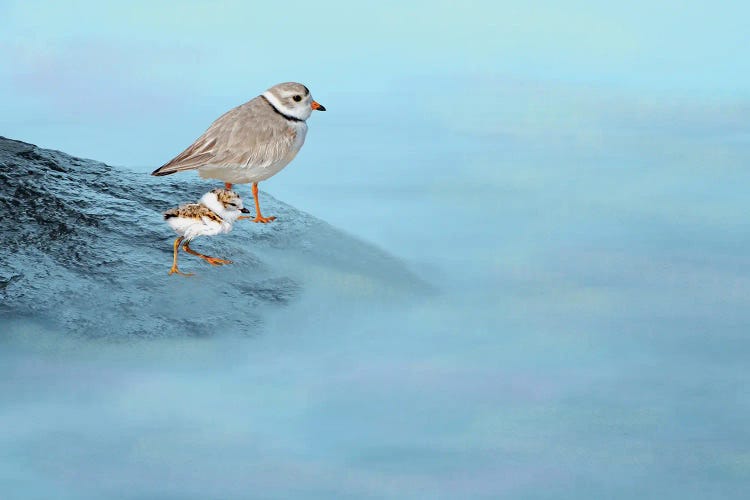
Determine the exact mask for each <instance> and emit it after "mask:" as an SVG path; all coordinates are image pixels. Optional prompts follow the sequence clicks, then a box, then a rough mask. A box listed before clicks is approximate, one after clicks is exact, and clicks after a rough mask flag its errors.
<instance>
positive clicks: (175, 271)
mask: <svg viewBox="0 0 750 500" xmlns="http://www.w3.org/2000/svg"><path fill="white" fill-rule="evenodd" d="M182 240H183V237H182V236H178V237H177V239H175V240H174V257H173V258H172V269H170V270H169V275H170V276H171V275H173V274H180V275H182V276H192V275H193V274H192V273H183V272H182V271H180V270H179V269H177V252H179V250H180V243H182Z"/></svg>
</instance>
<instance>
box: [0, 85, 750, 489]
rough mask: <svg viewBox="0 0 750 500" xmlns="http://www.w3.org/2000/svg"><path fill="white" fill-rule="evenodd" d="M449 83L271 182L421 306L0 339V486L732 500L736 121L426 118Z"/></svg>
mask: <svg viewBox="0 0 750 500" xmlns="http://www.w3.org/2000/svg"><path fill="white" fill-rule="evenodd" d="M445 85H446V88H443V89H441V92H435V95H432V94H429V95H428V96H426V97H423V98H422V99H421V100H420V101H419V102H417V103H416V105H417V106H419V107H420V108H419V109H420V110H421V111H420V113H418V114H415V113H412V112H408V111H406V109H408V108H406V107H402V106H398V102H395V103H394V105H393V106H391V109H392V112H393V113H394V114H395V115H396V119H393V121H389V122H388V123H383V122H374V123H360V124H359V126H358V127H353V126H351V124H346V126H343V125H342V126H341V127H340V128H338V129H337V128H335V127H334V126H331V128H329V129H323V128H321V129H319V130H321V131H322V130H327V132H326V133H327V134H329V137H328V139H325V140H331V136H336V137H337V140H338V141H339V142H340V149H339V150H338V151H337V152H336V153H335V155H333V159H332V155H331V154H328V156H327V158H328V159H329V160H330V161H327V162H321V164H320V165H319V166H318V167H319V168H318V171H317V172H316V173H315V175H314V176H313V175H312V174H310V173H309V172H308V173H305V172H299V174H298V175H297V174H296V173H295V174H294V175H293V174H292V173H291V172H289V173H286V172H285V173H284V174H283V178H282V177H281V176H280V177H279V179H278V180H274V181H271V182H270V183H269V186H268V189H269V190H270V191H271V192H272V193H273V194H274V195H276V196H278V197H279V198H281V199H283V200H285V201H287V202H290V203H292V204H295V205H296V206H298V207H300V208H303V209H309V210H310V211H312V212H313V213H314V214H315V215H319V216H321V217H322V218H324V219H326V220H328V221H330V222H332V223H334V224H335V225H338V226H340V227H343V228H344V229H346V230H348V231H349V232H351V233H354V234H356V235H358V236H361V237H363V238H365V239H367V240H370V241H374V242H376V243H378V244H380V245H381V246H383V247H386V248H387V249H388V250H389V251H390V252H392V253H393V254H395V255H397V256H400V257H402V258H404V259H405V260H406V261H407V262H408V263H409V264H410V265H411V267H412V268H413V269H415V270H416V272H418V273H419V274H421V275H422V277H423V278H424V279H426V280H427V281H429V282H431V283H432V284H434V285H435V286H436V287H437V288H438V290H439V292H438V293H437V294H436V295H434V296H429V297H426V298H425V297H415V298H414V299H413V300H412V301H409V300H404V299H403V298H399V299H398V300H394V299H390V298H387V297H386V298H382V297H378V296H373V295H372V294H371V293H359V294H358V293H349V292H350V291H347V290H346V289H344V290H341V289H335V290H332V289H331V288H330V287H329V286H327V285H326V283H325V281H324V280H323V281H321V282H319V283H318V284H317V285H316V284H315V283H310V284H309V286H308V287H307V288H306V289H305V290H304V291H303V292H302V294H301V298H300V299H299V300H298V301H297V302H294V303H293V304H290V305H289V306H288V307H285V308H284V309H283V310H274V311H269V312H268V313H267V314H266V317H265V319H264V325H265V330H264V334H263V335H260V336H258V337H255V338H251V339H248V338H237V337H234V336H219V337H217V338H208V339H199V340H197V339H184V340H169V341H163V342H158V341H156V342H147V343H135V344H132V345H110V344H106V343H101V342H81V341H76V340H71V339H68V338H66V337H65V336H64V335H61V334H60V332H49V331H44V329H43V328H42V327H41V326H39V325H35V324H32V323H14V324H12V325H8V330H9V331H10V333H7V334H6V335H5V338H4V339H3V341H2V350H1V351H0V389H1V390H0V484H3V485H4V488H5V489H6V490H8V491H10V492H12V494H13V495H15V496H16V497H21V496H23V497H24V498H34V497H38V498H45V497H50V496H54V497H56V498H102V497H108V498H113V497H122V498H146V497H159V498H209V497H210V498H214V497H215V498H237V497H250V496H254V495H257V496H261V497H271V498H275V497H319V498H332V497H339V496H340V497H352V498H362V497H368V496H372V497H383V496H393V497H412V498H433V497H441V496H442V497H454V498H466V497H483V496H484V497H497V496H500V495H507V496H508V497H510V498H641V497H646V498H670V497H671V498H731V497H736V498H741V495H742V494H743V492H744V491H746V488H745V487H746V486H747V481H748V477H749V476H750V455H748V452H747V446H748V443H750V436H749V435H748V430H747V425H746V416H747V415H748V410H749V409H750V408H748V406H749V405H750V398H749V397H748V393H747V391H746V390H744V389H743V388H744V387H746V386H747V385H748V382H749V381H748V376H747V370H746V369H745V364H744V361H745V358H746V356H747V353H748V352H750V345H748V340H747V337H746V335H745V333H746V331H747V327H748V319H750V317H749V314H748V308H747V297H748V294H749V293H750V281H749V279H748V275H747V269H748V257H747V252H746V251H745V249H746V248H747V246H748V243H749V242H748V236H747V235H748V234H750V232H749V231H748V229H750V228H748V222H747V217H746V215H747V208H748V203H747V201H746V186H747V185H748V181H750V178H749V177H750V176H749V175H748V172H747V169H746V168H744V167H745V166H746V165H747V162H748V160H750V155H749V154H748V148H747V145H748V137H747V135H746V134H745V135H744V136H743V134H742V130H741V128H740V126H739V125H738V123H740V122H741V120H740V116H741V113H740V112H739V111H738V109H741V108H737V107H736V106H734V107H733V106H732V105H731V103H730V104H726V105H722V104H712V105H701V104H700V103H693V104H689V103H684V102H680V103H669V102H666V103H664V102H661V101H660V100H659V99H658V98H656V97H655V98H653V99H652V100H648V99H643V98H636V97H634V96H607V95H603V96H601V97H600V96H597V95H585V94H586V93H583V94H584V95H580V94H578V93H571V92H569V91H560V90H559V89H558V90H550V89H544V88H542V89H538V88H537V89H531V90H529V89H526V88H523V86H522V85H521V86H518V87H513V86H510V87H507V88H505V87H504V88H503V89H502V99H499V98H498V99H490V98H487V99H484V100H483V101H482V102H485V103H487V105H486V107H485V108H483V109H482V111H481V112H480V113H476V114H472V113H467V110H466V109H460V110H453V111H450V110H448V111H446V110H445V109H443V108H439V107H437V106H436V105H435V104H436V102H437V96H439V95H441V94H442V93H443V91H448V90H451V91H454V92H460V90H461V87H460V84H459V83H456V82H452V83H446V84H445ZM451 85H453V86H458V87H457V88H452V87H450V86H451ZM540 96H542V97H544V99H545V100H544V102H545V106H544V109H545V113H540V112H539V111H538V109H539V107H538V106H537V105H536V103H538V102H539V99H540ZM433 98H434V99H433ZM394 99H398V97H395V98H394ZM505 102H508V103H511V104H509V105H508V106H504V105H503V103H505ZM341 108H342V109H351V107H349V106H347V103H345V102H344V103H342V104H341ZM399 113H400V114H399ZM745 118H747V116H745ZM352 119H353V118H352ZM477 120H479V122H477ZM742 123H747V122H746V121H744V122H742ZM314 133H315V131H314V130H313V134H314ZM318 133H321V134H323V132H318ZM324 138H325V136H324ZM325 140H324V139H321V141H320V144H323V143H325ZM318 147H321V148H322V146H316V142H315V141H314V140H313V137H311V139H310V143H309V145H307V146H306V150H305V154H306V155H309V156H310V157H311V158H313V157H316V155H317V157H325V155H324V154H323V152H322V151H321V150H317V149H316V148H318ZM334 160H335V161H334ZM341 165H348V166H350V168H346V169H342V168H341ZM290 168H293V167H290ZM21 493H23V495H22V494H21Z"/></svg>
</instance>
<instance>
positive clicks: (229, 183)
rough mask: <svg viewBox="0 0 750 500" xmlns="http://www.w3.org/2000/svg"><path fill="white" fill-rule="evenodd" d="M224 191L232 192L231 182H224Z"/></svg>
mask: <svg viewBox="0 0 750 500" xmlns="http://www.w3.org/2000/svg"><path fill="white" fill-rule="evenodd" d="M224 189H226V190H227V191H231V190H232V183H231V182H225V183H224Z"/></svg>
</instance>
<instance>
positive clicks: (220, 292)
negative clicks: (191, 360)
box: [0, 137, 423, 339]
mask: <svg viewBox="0 0 750 500" xmlns="http://www.w3.org/2000/svg"><path fill="white" fill-rule="evenodd" d="M212 187H215V185H214V184H212V183H210V182H205V181H201V180H199V179H197V176H194V175H189V174H186V175H175V176H172V177H160V178H155V177H151V176H149V175H147V174H138V173H133V172H129V171H126V170H122V169H117V168H113V167H111V166H108V165H105V164H103V163H99V162H95V161H91V160H84V159H80V158H74V157H72V156H69V155H67V154H64V153H61V152H58V151H51V150H46V149H41V148H38V147H36V146H34V145H31V144H27V143H24V142H18V141H14V140H10V139H5V138H2V137H0V214H2V224H0V247H1V248H2V252H0V325H1V324H2V322H3V321H4V320H10V319H14V318H20V317H33V318H34V319H36V320H39V321H45V322H50V323H51V324H52V325H54V326H56V327H57V326H59V327H60V329H61V330H62V331H65V332H68V333H71V334H76V335H85V336H95V337H107V338H112V339H125V338H132V337H164V336H173V335H212V334H216V333H218V332H228V331H231V332H239V333H243V334H252V333H253V332H254V331H256V330H257V329H258V327H259V325H260V324H261V323H262V318H263V311H264V310H265V309H267V308H270V307H284V305H285V304H287V303H288V302H289V301H291V300H294V299H295V297H296V296H297V295H298V294H301V293H305V289H306V287H307V285H309V284H312V283H313V282H316V281H319V280H321V279H322V280H324V281H325V282H326V283H328V284H329V286H343V287H354V288H358V289H361V288H363V287H364V288H367V289H368V290H370V291H371V293H374V294H380V293H385V294H388V293H404V292H406V293H410V292H413V291H415V290H420V289H423V287H422V285H421V284H420V282H419V281H418V280H416V279H415V278H414V277H413V276H412V275H411V274H410V273H409V272H408V271H406V270H405V268H404V267H403V265H402V264H401V263H399V261H398V260H396V259H394V258H393V257H390V256H389V255H387V254H385V253H384V252H382V251H380V250H378V249H376V248H374V247H372V246H370V245H368V244H366V243H362V242H360V241H358V240H356V239H354V238H352V237H351V236H348V235H346V234H344V233H342V232H340V231H338V230H336V229H334V228H332V227H331V226H329V225H328V224H326V223H324V222H322V221H320V220H318V219H316V218H314V217H312V216H310V215H307V214H305V213H302V212H300V211H298V210H296V209H294V208H293V207H290V206H289V205H286V204H284V203H281V202H279V201H277V200H275V199H273V198H272V197H270V196H268V195H266V194H264V193H262V194H261V197H262V203H263V212H264V214H267V215H269V214H270V215H276V216H278V219H277V220H276V221H275V222H273V223H271V224H268V225H260V224H253V223H251V222H249V221H240V222H238V223H237V224H236V225H235V228H234V230H233V231H232V232H231V233H229V234H227V235H222V236H218V237H215V238H199V239H197V240H196V241H195V243H194V245H193V246H194V247H195V248H196V249H197V250H199V251H200V250H203V251H204V253H208V254H210V255H215V256H218V257H223V258H229V259H231V260H233V261H234V262H235V263H234V264H232V265H229V266H223V267H211V266H209V265H208V264H206V263H204V262H203V261H201V260H200V259H197V258H195V257H191V256H188V255H186V254H182V253H181V255H180V268H181V269H182V270H183V271H189V272H195V273H196V277H193V278H184V277H180V276H168V275H167V271H168V270H169V266H170V264H171V257H172V255H171V253H172V247H171V243H172V241H173V239H174V237H175V235H174V234H173V233H172V232H171V230H170V229H169V227H168V226H167V225H166V224H165V223H164V222H163V220H162V215H161V214H162V212H163V211H164V210H166V209H168V208H170V207H172V206H176V205H179V204H180V203H184V202H189V201H195V200H197V199H198V198H199V197H200V196H201V194H203V193H204V192H205V191H207V190H209V189H211V188H212ZM239 191H240V193H241V194H243V195H244V196H245V197H246V204H247V203H248V202H249V201H250V200H251V197H250V194H249V189H248V187H247V186H239ZM248 198H249V199H248ZM250 206H252V204H251V203H250ZM344 293H345V291H344ZM0 329H1V328H0Z"/></svg>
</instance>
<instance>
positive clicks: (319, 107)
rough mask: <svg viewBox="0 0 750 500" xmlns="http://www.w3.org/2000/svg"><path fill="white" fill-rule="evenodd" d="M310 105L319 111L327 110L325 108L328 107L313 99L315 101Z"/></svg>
mask: <svg viewBox="0 0 750 500" xmlns="http://www.w3.org/2000/svg"><path fill="white" fill-rule="evenodd" d="M310 107H311V108H312V109H316V110H318V111H325V110H326V107H325V106H323V105H322V104H320V103H319V102H317V101H313V102H312V104H310Z"/></svg>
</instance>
